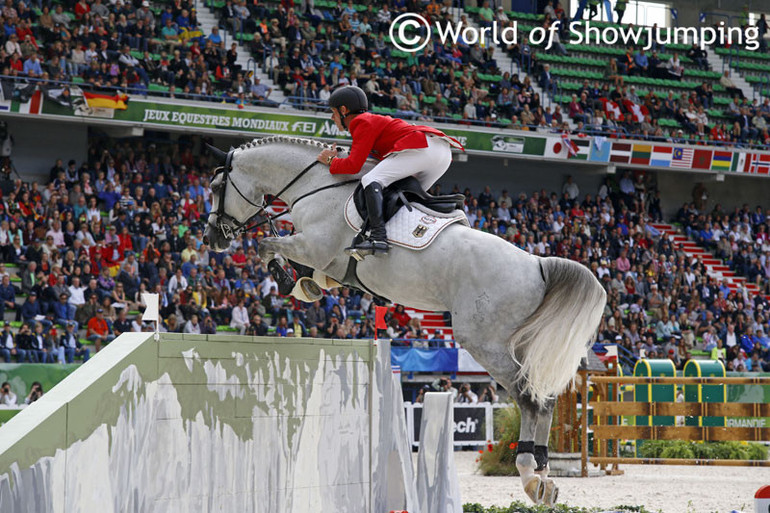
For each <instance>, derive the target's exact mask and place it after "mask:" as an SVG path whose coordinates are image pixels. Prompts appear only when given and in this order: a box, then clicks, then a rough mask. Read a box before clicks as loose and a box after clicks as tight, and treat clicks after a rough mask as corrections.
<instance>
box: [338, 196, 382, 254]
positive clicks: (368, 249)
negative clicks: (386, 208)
mask: <svg viewBox="0 0 770 513" xmlns="http://www.w3.org/2000/svg"><path fill="white" fill-rule="evenodd" d="M364 196H365V197H366V212H367V216H368V218H369V238H368V239H366V240H364V241H361V242H359V243H357V244H356V243H355V241H354V243H353V246H351V247H350V248H348V249H347V250H346V252H348V253H358V255H360V256H366V255H371V254H375V255H376V254H378V253H387V252H388V249H390V246H389V245H388V233H387V232H386V231H385V221H383V219H382V185H380V184H379V183H377V182H372V183H370V184H369V186H368V187H366V189H364Z"/></svg>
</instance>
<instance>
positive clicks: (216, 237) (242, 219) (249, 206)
mask: <svg viewBox="0 0 770 513" xmlns="http://www.w3.org/2000/svg"><path fill="white" fill-rule="evenodd" d="M209 149H210V150H211V151H212V152H213V154H214V157H215V158H216V159H218V160H219V161H220V163H221V164H222V165H221V166H220V167H218V168H216V169H215V170H214V179H213V180H212V181H211V214H209V219H208V222H207V223H206V230H205V232H204V237H205V238H206V239H207V240H208V243H209V246H210V247H211V249H213V250H214V251H217V252H221V251H225V250H226V249H227V248H229V247H230V243H231V242H232V241H233V239H235V238H236V237H237V236H238V235H240V234H241V233H243V232H244V231H245V230H246V228H247V225H248V222H249V220H250V219H251V218H253V217H254V216H255V215H256V214H257V213H258V212H259V211H260V209H261V206H262V203H263V198H264V197H263V196H262V195H260V197H259V198H256V199H257V201H254V200H252V199H250V198H249V197H248V196H247V194H251V192H252V191H253V187H247V186H246V182H247V181H246V180H245V177H244V175H243V173H242V172H239V171H237V170H236V168H237V166H236V167H234V165H233V161H234V160H235V156H236V151H237V150H235V149H231V150H230V151H229V152H227V153H225V152H224V151H222V150H220V149H218V148H214V147H213V146H209Z"/></svg>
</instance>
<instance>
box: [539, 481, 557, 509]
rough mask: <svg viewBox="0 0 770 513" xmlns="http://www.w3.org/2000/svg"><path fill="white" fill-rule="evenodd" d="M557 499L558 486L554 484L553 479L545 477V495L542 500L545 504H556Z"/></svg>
mask: <svg viewBox="0 0 770 513" xmlns="http://www.w3.org/2000/svg"><path fill="white" fill-rule="evenodd" d="M558 499H559V487H558V486H556V483H555V482H554V480H553V479H546V480H545V496H544V498H543V502H545V505H546V506H554V505H556V501H557V500H558Z"/></svg>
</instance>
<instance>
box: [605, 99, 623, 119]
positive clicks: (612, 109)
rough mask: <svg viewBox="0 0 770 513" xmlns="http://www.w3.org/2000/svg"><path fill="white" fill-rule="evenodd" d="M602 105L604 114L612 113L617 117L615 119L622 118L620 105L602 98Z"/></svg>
mask: <svg viewBox="0 0 770 513" xmlns="http://www.w3.org/2000/svg"><path fill="white" fill-rule="evenodd" d="M601 100H602V105H603V106H604V113H605V114H610V113H612V114H613V115H614V117H615V119H619V118H620V114H621V113H620V105H618V104H617V103H615V102H613V101H612V100H608V99H607V98H602V99H601Z"/></svg>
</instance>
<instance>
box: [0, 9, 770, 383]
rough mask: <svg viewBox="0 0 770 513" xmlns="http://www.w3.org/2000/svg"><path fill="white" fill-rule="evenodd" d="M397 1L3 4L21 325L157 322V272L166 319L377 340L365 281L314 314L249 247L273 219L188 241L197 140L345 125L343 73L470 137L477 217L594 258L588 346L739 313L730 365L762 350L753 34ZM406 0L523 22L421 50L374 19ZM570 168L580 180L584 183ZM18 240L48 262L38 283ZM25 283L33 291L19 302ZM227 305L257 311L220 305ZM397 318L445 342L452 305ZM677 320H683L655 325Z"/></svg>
mask: <svg viewBox="0 0 770 513" xmlns="http://www.w3.org/2000/svg"><path fill="white" fill-rule="evenodd" d="M387 3H388V4H389V6H388V8H387V9H385V7H384V5H380V4H384V3H383V2H379V3H375V2H368V3H365V2H352V1H351V2H347V3H342V2H332V1H325V0H317V1H315V2H303V3H302V4H300V3H296V4H295V3H294V2H292V1H283V2H262V1H254V2H249V3H246V2H240V1H230V0H226V1H224V2H222V1H208V2H201V3H194V4H193V3H190V2H184V1H182V2H176V3H151V2H147V1H143V2H134V3H127V4H124V3H119V2H115V3H112V2H105V3H102V2H101V0H94V1H93V2H87V1H80V2H78V3H76V4H74V5H73V4H72V3H61V2H53V3H50V4H47V3H41V4H40V5H35V6H33V8H32V9H28V8H27V7H26V4H24V3H22V2H14V1H10V2H9V3H8V4H7V5H6V7H5V8H4V9H3V11H2V16H3V19H4V27H5V31H4V33H3V35H2V38H3V39H2V44H3V49H4V51H5V54H4V55H3V60H4V70H3V73H2V76H0V86H2V92H3V99H2V100H0V109H2V112H0V117H2V120H3V122H4V123H5V128H6V130H5V132H2V131H0V140H2V142H3V144H2V147H0V149H2V157H3V167H2V172H3V173H4V174H5V176H4V178H6V179H7V180H4V181H3V189H2V204H1V205H2V212H0V221H2V223H3V224H2V225H0V250H1V252H0V255H2V261H3V262H4V264H5V265H4V268H3V272H4V273H7V274H8V276H9V279H10V284H11V285H12V286H13V290H12V292H9V294H10V296H9V303H8V304H6V305H5V307H4V308H3V315H4V319H3V320H7V321H9V323H10V328H11V331H12V333H14V334H16V335H17V336H18V333H19V330H20V329H21V327H22V324H24V323H25V322H26V323H29V324H31V325H32V326H33V327H34V325H35V324H36V323H41V325H42V327H43V331H44V333H48V336H47V338H46V342H45V344H47V346H46V347H49V348H50V349H51V351H50V353H51V354H54V349H55V348H56V347H57V345H58V344H60V342H59V339H60V336H61V335H62V333H63V332H64V331H66V329H67V328H66V324H67V321H76V322H77V323H78V329H79V334H78V339H79V343H81V344H83V346H85V347H88V348H89V349H91V350H96V349H97V348H98V347H99V345H100V344H101V343H106V340H107V337H106V336H105V337H101V338H100V337H99V336H96V335H95V334H94V333H93V330H91V329H89V327H88V323H89V321H90V320H91V318H93V317H95V311H94V312H91V311H90V310H89V309H88V308H91V307H89V304H88V296H90V295H94V296H95V297H96V298H97V301H98V303H99V304H100V305H101V308H102V309H103V310H105V311H104V312H103V313H104V314H105V317H106V318H107V320H108V325H109V330H110V332H112V333H113V334H114V333H115V332H116V331H117V332H119V331H125V330H126V329H130V330H137V329H148V328H147V327H146V326H142V323H141V321H134V319H135V317H137V315H138V314H139V312H140V311H141V310H142V308H143V306H142V304H141V300H140V296H136V293H138V292H139V291H140V290H148V291H154V290H158V291H161V292H163V293H164V297H165V305H164V308H165V310H164V317H165V318H166V319H167V320H166V323H165V327H164V329H167V330H169V331H184V330H191V331H193V332H217V331H233V332H235V331H237V332H243V333H254V334H270V335H278V336H287V335H294V336H300V335H302V336H330V337H340V338H346V337H353V338H362V337H370V336H372V335H373V325H372V319H371V314H372V312H371V305H372V304H373V303H372V299H371V298H370V297H367V296H366V295H365V294H361V293H359V292H357V291H354V290H349V289H347V288H344V289H343V290H341V291H335V292H334V293H333V294H332V295H331V296H328V297H327V299H325V300H324V301H323V304H322V305H321V309H322V311H323V314H321V313H319V312H318V310H317V309H314V308H313V307H312V306H311V305H306V304H302V303H300V302H298V301H296V300H294V299H291V298H286V297H281V296H280V295H277V294H273V293H271V286H272V285H273V283H272V282H271V278H270V277H269V273H268V272H267V269H266V264H267V263H266V262H261V261H259V259H258V257H257V253H256V248H257V247H258V245H259V241H260V240H261V237H263V236H264V233H259V232H254V233H249V234H247V235H245V236H244V237H243V239H242V240H239V241H238V242H237V244H236V245H235V246H234V247H233V248H232V249H233V251H232V252H230V253H229V254H226V255H220V254H214V253H213V252H209V251H208V249H207V248H206V245H205V243H204V241H203V238H202V227H203V224H204V222H205V220H206V218H207V216H208V214H209V213H210V210H211V200H210V195H211V190H210V187H209V179H210V176H211V169H212V168H213V166H214V161H213V157H212V156H211V155H210V154H209V153H208V150H206V146H205V144H206V143H211V144H215V145H216V146H219V147H227V146H229V145H231V144H233V145H235V144H238V143H240V142H242V141H243V139H244V138H245V137H256V136H262V135H269V134H290V135H295V136H303V137H315V138H321V139H324V140H329V141H332V140H335V141H340V142H341V143H343V144H344V142H345V141H346V140H347V137H346V135H345V134H342V133H339V132H338V131H337V130H336V128H335V127H334V126H333V124H331V123H330V122H329V119H328V118H329V113H328V108H327V105H326V100H327V99H328V95H329V94H330V92H331V91H332V90H333V89H334V88H336V87H339V86H340V85H344V84H357V85H359V86H361V87H362V88H363V89H365V90H366V91H367V93H368V94H369V96H370V104H371V106H372V110H373V111H374V112H376V113H380V114H388V115H391V116H396V117H403V118H406V119H409V120H413V121H415V122H420V123H426V124H431V125H433V126H437V127H440V128H441V129H443V130H445V131H446V132H447V133H448V134H450V135H452V136H454V137H456V138H458V140H460V141H461V142H463V144H464V145H465V147H466V150H467V151H466V153H465V154H457V159H456V160H457V161H456V162H455V164H453V166H452V169H451V171H450V172H449V173H448V174H447V175H446V177H445V179H444V180H442V181H441V182H440V184H441V185H442V190H443V191H444V192H447V191H448V190H451V189H453V188H456V189H457V191H458V192H464V193H465V195H466V212H467V215H468V218H469V221H470V222H471V224H472V225H474V227H476V228H478V229H481V230H485V231H490V232H493V233H496V234H498V235H499V236H501V237H503V238H505V239H506V240H507V241H509V242H510V243H511V244H516V245H518V246H520V247H522V248H524V249H526V250H527V251H530V252H533V253H536V254H540V255H558V256H563V257H566V258H572V259H575V260H578V261H580V262H582V263H584V264H585V265H587V266H589V267H591V268H593V269H594V270H595V272H597V276H599V274H601V276H599V277H600V278H602V280H604V281H603V282H604V283H605V285H606V287H607V289H608V292H609V298H610V299H609V303H608V308H607V311H606V315H605V319H604V322H603V325H602V329H601V333H600V335H599V341H600V343H605V342H615V341H619V342H620V343H621V346H622V347H623V348H624V349H625V351H623V350H621V355H622V357H623V358H624V359H625V360H624V361H625V363H626V364H627V365H630V364H632V363H633V361H634V360H635V359H636V358H638V357H639V349H640V348H644V349H646V351H647V354H651V353H659V354H660V355H663V356H665V355H668V351H669V350H671V347H670V346H669V344H670V343H671V340H670V339H669V338H668V336H667V335H668V334H670V333H672V332H676V334H677V336H680V337H682V340H684V341H685V343H682V345H680V346H679V347H678V348H677V351H681V353H677V356H678V357H679V356H681V358H685V357H686V356H688V355H689V356H693V355H694V356H697V357H703V358H708V357H710V354H711V349H712V348H713V345H712V344H714V343H715V342H714V338H713V334H711V331H710V330H711V328H714V331H715V334H716V336H717V337H724V336H725V333H727V326H728V325H729V324H735V325H736V330H737V333H738V334H739V336H740V337H744V336H748V339H747V340H746V341H745V343H738V344H735V345H731V346H730V351H731V352H730V355H729V356H730V357H729V363H730V365H732V367H733V368H734V369H736V370H737V369H738V368H739V366H740V365H743V366H744V367H746V365H747V362H749V361H750V356H751V353H752V352H755V351H756V352H758V353H759V356H760V360H761V361H763V362H765V364H766V366H770V353H769V351H770V338H768V337H767V335H768V334H769V333H768V332H769V331H770V329H769V328H770V327H769V326H768V325H767V321H768V318H767V316H766V314H764V312H765V311H767V309H768V307H770V303H768V301H767V299H768V296H770V287H769V286H768V280H767V278H768V277H770V261H768V258H770V242H768V238H767V233H770V227H769V226H768V217H769V216H770V205H768V204H767V197H768V192H770V187H768V184H769V183H770V182H768V176H770V173H769V172H768V169H770V153H768V152H767V150H768V149H769V148H768V144H770V134H768V130H767V122H768V120H770V100H768V99H767V98H766V97H765V96H766V95H770V93H769V92H768V91H770V78H768V77H770V61H768V59H770V54H768V53H767V51H766V50H767V47H766V45H762V48H761V49H760V50H759V51H749V50H746V49H743V48H741V47H739V46H738V45H731V46H730V47H729V48H727V47H725V46H711V47H708V48H706V53H705V54H703V53H701V52H700V51H697V48H695V49H694V48H693V46H692V44H689V43H677V44H667V45H665V46H660V47H658V48H653V49H652V50H651V51H650V52H649V53H647V54H645V55H642V53H641V51H640V50H641V46H642V45H641V44H640V45H636V46H634V47H631V48H629V47H627V46H625V45H622V44H600V43H599V42H596V41H591V42H587V43H583V44H572V43H570V42H569V37H568V34H567V33H564V34H562V35H561V36H560V41H561V44H560V45H559V46H555V47H553V48H551V49H548V50H546V49H545V46H544V45H534V44H532V45H531V46H530V45H529V43H528V42H527V41H526V40H525V35H526V34H528V33H531V32H532V30H533V29H535V28H537V27H545V26H550V24H551V23H552V22H553V21H554V20H555V19H562V20H565V19H567V18H566V16H567V15H566V12H567V11H569V9H567V11H564V10H561V9H558V7H559V6H558V5H551V6H548V3H547V2H546V3H542V2H541V4H542V5H539V8H531V6H529V5H522V4H524V3H526V4H528V3H529V2H513V4H512V3H511V2H503V5H502V7H503V8H502V9H497V8H496V7H497V5H493V6H494V7H495V8H494V10H492V8H491V7H490V6H485V5H484V3H483V2H482V3H481V5H470V4H471V2H467V3H466V4H465V5H464V6H462V7H459V6H457V5H454V4H452V2H448V3H446V4H444V5H439V4H437V3H435V2H433V1H431V2H428V3H425V2H403V1H395V2H387ZM536 3H537V2H536ZM675 3H677V2H675ZM547 7H556V8H557V9H553V10H551V11H549V12H547V13H546V12H544V8H547ZM563 7H565V8H566V7H567V6H566V5H565V6H563ZM401 11H410V12H420V13H422V14H424V15H425V16H426V18H428V19H430V20H431V21H433V20H437V21H439V22H443V23H450V22H456V21H458V20H465V21H466V22H467V23H469V24H471V25H472V26H474V27H481V26H486V25H485V24H488V23H490V18H489V16H490V12H491V13H492V14H491V15H492V18H491V20H492V21H497V22H499V23H500V24H502V25H504V26H513V24H514V23H515V24H516V26H517V30H518V34H519V41H518V43H517V44H500V45H494V44H486V45H484V47H481V46H480V45H469V44H464V43H462V42H461V43H458V44H455V45H452V44H447V45H442V44H438V43H436V42H435V40H434V41H433V42H434V44H431V45H428V46H427V47H426V49H425V50H423V51H421V52H420V53H417V54H411V53H408V52H405V51H401V50H398V49H397V48H395V47H394V46H393V44H392V43H393V41H392V40H391V39H390V35H389V33H388V28H389V25H390V22H391V21H392V20H393V19H394V17H395V14H396V13H400V12H401ZM570 12H571V11H570ZM697 14H698V13H696V12H694V13H691V14H688V15H687V16H690V18H689V19H690V20H691V21H687V19H686V18H685V13H682V14H681V18H680V19H679V23H680V24H682V23H685V22H687V23H692V24H693V25H696V24H698V23H700V22H698V21H697V20H698V16H697ZM740 15H741V13H731V12H729V11H725V14H724V16H726V17H727V18H728V19H730V20H731V22H732V23H733V24H735V25H741V24H743V25H741V26H744V27H747V26H749V25H751V26H760V27H761V25H762V23H763V22H762V20H763V18H760V17H759V16H754V15H753V14H752V15H751V16H750V17H748V18H746V19H743V18H741V17H740ZM713 17H714V16H713V14H707V15H706V16H705V18H704V19H706V20H708V21H707V23H711V18H713ZM605 18H606V13H605ZM668 21H669V22H670V23H672V22H673V20H671V19H669V20H668ZM583 23H585V21H584V22H583ZM592 23H594V24H595V25H596V26H598V27H603V28H606V27H618V26H620V25H618V24H613V23H611V22H607V21H598V20H597V21H592ZM418 32H419V31H418ZM765 32H766V26H765ZM35 55H39V58H37V57H34V56H35ZM645 62H647V64H646V67H647V69H646V70H645V69H644V68H645V65H644V64H643V63H645ZM41 134H46V135H45V137H43V136H41ZM57 160H60V162H58V163H57ZM466 160H467V161H466ZM70 161H72V162H73V164H72V165H69V164H68V163H69V162H70ZM566 175H572V176H573V180H574V183H575V184H576V185H578V186H579V193H578V195H577V196H575V197H572V196H570V193H569V192H567V189H566V188H565V187H564V183H565V181H566ZM35 182H37V183H35ZM696 183H697V184H700V185H697V186H696ZM487 186H489V188H490V189H489V190H485V187H487ZM504 189H507V190H508V191H509V194H508V195H504V194H503V190H504ZM570 190H571V189H570ZM696 191H697V193H696ZM565 194H566V196H565ZM65 198H66V199H65ZM501 198H502V200H503V203H505V206H504V208H500V204H499V203H500V200H501ZM91 201H94V202H95V203H96V205H95V206H94V205H89V204H90V202H91ZM683 203H686V206H684V207H683V206H682V204H683ZM53 220H58V221H59V222H60V228H56V227H54V226H53ZM110 227H115V228H116V230H115V233H113V232H112V231H111V230H110ZM281 229H282V230H284V231H285V233H288V232H289V231H290V230H291V226H290V225H289V224H286V225H284V226H281ZM49 234H50V235H51V236H52V237H53V238H54V239H55V240H54V242H53V243H52V244H49V243H48V241H47V237H48V235H49ZM37 239H41V240H40V242H39V243H38V242H36V241H37ZM76 241H77V242H76ZM113 243H114V245H113ZM70 254H71V255H70ZM131 255H133V256H131ZM30 261H36V262H37V264H38V265H37V267H38V269H37V271H42V274H40V275H38V273H37V271H35V272H33V273H32V276H33V277H32V278H30V272H29V270H28V269H27V264H28V263H29V262H30ZM127 263H128V265H127ZM626 265H627V266H628V267H626ZM177 270H180V272H181V273H182V274H181V277H177V276H176V274H177ZM105 272H106V276H105ZM617 273H620V277H618V276H617ZM60 275H61V276H62V277H63V281H64V283H63V284H62V283H59V282H58V276H60ZM51 277H53V278H51ZM75 277H78V279H79V280H80V281H81V282H82V285H75V284H74V283H73V282H74V281H75ZM92 278H93V279H94V280H95V285H94V286H93V287H92V286H91V285H90V282H91V279H92ZM25 280H26V281H25ZM118 284H121V286H122V291H120V290H118V289H119V287H118ZM653 284H654V285H655V287H653ZM83 286H85V287H86V290H82V287H83ZM6 290H8V289H6ZM2 292H3V291H2V290H0V295H1V294H2ZM32 292H34V293H35V294H36V298H38V299H36V300H34V301H35V302H39V304H40V306H37V307H34V308H33V307H27V310H28V311H27V313H28V314H30V315H27V316H26V317H25V316H24V314H23V313H22V312H23V311H24V309H25V307H24V305H25V304H27V303H31V302H32V301H31V300H30V297H31V295H32ZM61 293H64V294H65V295H67V303H68V304H69V305H70V306H71V307H73V308H70V309H66V310H67V311H66V312H64V313H65V317H59V316H58V314H57V311H55V308H54V306H55V303H56V302H57V299H58V298H59V296H60V294H61ZM122 294H123V295H122ZM81 295H82V296H83V298H82V299H83V301H82V302H81V301H80V296H81ZM3 297H5V296H3ZM241 300H243V305H242V307H243V308H245V309H246V319H247V320H248V326H242V325H240V324H239V323H238V322H234V321H233V318H234V314H233V309H234V308H241V307H239V306H238V305H239V302H240V301H241ZM121 305H122V306H121ZM38 308H41V309H40V310H39V311H38V310H37V309H38ZM93 308H94V309H95V308H96V307H93ZM121 311H124V312H125V314H122V313H120V312H121ZM311 311H312V312H313V313H311ZM239 312H240V311H239ZM708 312H711V316H712V318H711V319H710V321H709V320H708V319H707V318H708V317H709V315H708ZM407 314H408V315H407V316H403V317H400V319H397V322H396V325H394V326H392V327H391V328H389V332H388V335H389V336H391V337H393V338H395V339H397V340H404V341H405V342H404V344H415V345H418V346H421V345H427V346H432V347H435V346H443V345H452V344H453V342H452V338H451V337H452V331H451V319H449V317H448V316H445V315H443V313H429V312H418V311H407ZM124 315H125V318H123V316H124ZM193 315H195V316H196V317H197V318H198V321H195V322H194V321H193V320H192V317H193ZM239 315H241V314H240V313H239ZM69 317H71V319H70V318H69ZM239 318H241V317H239ZM333 318H336V319H337V320H336V321H332V319H333ZM664 319H665V320H664ZM668 319H675V322H672V325H671V326H668V327H666V328H665V329H662V328H661V330H659V329H658V326H659V325H660V323H661V322H662V323H663V324H662V325H665V324H666V323H667V322H668ZM132 322H133V323H134V324H133V325H132ZM709 322H710V324H709ZM116 323H117V324H116ZM632 324H633V325H634V326H635V328H634V329H631V325H632ZM674 324H676V326H674ZM662 325H661V326H662ZM749 326H750V327H751V328H752V330H753V334H752V333H748V331H747V328H748V327H749ZM117 328H123V329H117ZM760 329H761V330H762V335H761V336H760V335H758V333H759V330H760ZM663 335H666V336H665V337H664V336H663ZM647 336H650V337H651V339H650V340H649V341H647V340H646V337H647ZM618 337H620V338H618ZM24 343H27V342H26V341H25V342H24ZM640 344H641V345H640ZM742 344H743V349H744V352H745V353H746V356H748V357H749V358H744V357H742V356H741V352H740V349H741V345H742ZM44 352H45V351H44ZM37 357H40V355H39V354H37ZM45 358H46V359H48V360H53V359H54V358H53V357H49V356H45ZM18 359H19V358H18V357H17V355H9V357H8V360H10V361H17V360H18ZM748 365H750V363H749V364H748ZM755 368H756V367H755ZM768 368H770V367H768Z"/></svg>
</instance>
